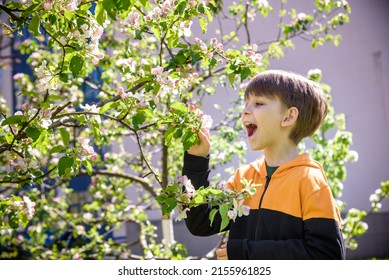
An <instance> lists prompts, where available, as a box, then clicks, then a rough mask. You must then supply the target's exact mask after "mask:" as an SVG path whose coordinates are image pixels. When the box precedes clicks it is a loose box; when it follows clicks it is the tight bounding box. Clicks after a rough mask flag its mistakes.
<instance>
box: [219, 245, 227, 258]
mask: <svg viewBox="0 0 389 280" xmlns="http://www.w3.org/2000/svg"><path fill="white" fill-rule="evenodd" d="M216 256H217V259H218V260H228V255H227V243H223V244H222V245H221V246H220V247H219V248H217V249H216Z"/></svg>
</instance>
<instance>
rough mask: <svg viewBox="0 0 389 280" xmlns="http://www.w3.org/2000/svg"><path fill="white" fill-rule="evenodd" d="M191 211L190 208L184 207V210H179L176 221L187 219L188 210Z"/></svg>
mask: <svg viewBox="0 0 389 280" xmlns="http://www.w3.org/2000/svg"><path fill="white" fill-rule="evenodd" d="M188 211H190V208H184V209H183V210H181V211H179V212H180V213H179V214H178V216H177V218H176V221H181V220H182V219H186V217H187V214H186V212H188Z"/></svg>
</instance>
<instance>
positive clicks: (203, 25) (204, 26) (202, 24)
mask: <svg viewBox="0 0 389 280" xmlns="http://www.w3.org/2000/svg"><path fill="white" fill-rule="evenodd" d="M199 24H200V27H201V31H202V32H203V34H204V33H205V32H207V25H208V22H207V20H206V19H205V18H203V17H201V18H199Z"/></svg>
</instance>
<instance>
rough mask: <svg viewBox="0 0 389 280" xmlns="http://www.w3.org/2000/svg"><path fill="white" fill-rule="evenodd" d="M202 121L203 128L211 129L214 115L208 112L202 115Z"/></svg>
mask: <svg viewBox="0 0 389 280" xmlns="http://www.w3.org/2000/svg"><path fill="white" fill-rule="evenodd" d="M201 123H202V124H201V127H202V128H206V129H210V128H211V127H212V123H213V120H212V117H211V116H209V115H206V114H204V115H202V117H201Z"/></svg>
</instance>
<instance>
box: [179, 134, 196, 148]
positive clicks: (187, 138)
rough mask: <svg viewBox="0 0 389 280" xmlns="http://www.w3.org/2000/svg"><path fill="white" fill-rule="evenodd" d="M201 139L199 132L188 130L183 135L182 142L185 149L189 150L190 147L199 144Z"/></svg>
mask: <svg viewBox="0 0 389 280" xmlns="http://www.w3.org/2000/svg"><path fill="white" fill-rule="evenodd" d="M198 141H199V137H198V136H197V133H193V132H192V131H187V132H186V133H185V134H184V136H183V137H182V144H183V146H184V150H189V148H190V147H192V146H193V145H195V144H197V143H198Z"/></svg>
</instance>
